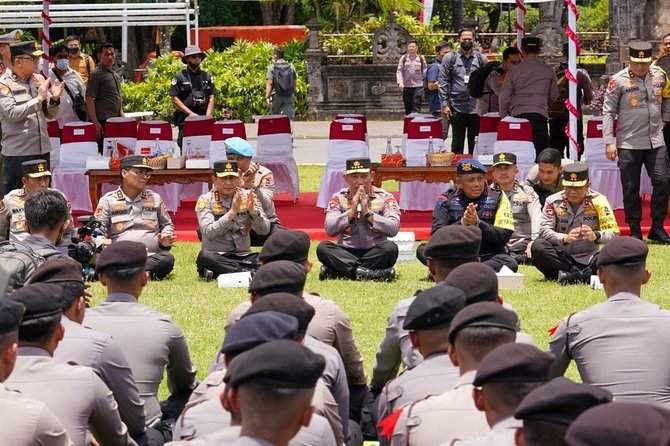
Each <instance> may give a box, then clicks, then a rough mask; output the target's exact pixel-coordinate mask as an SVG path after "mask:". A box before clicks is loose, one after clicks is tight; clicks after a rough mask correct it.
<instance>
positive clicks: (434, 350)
mask: <svg viewBox="0 0 670 446" xmlns="http://www.w3.org/2000/svg"><path fill="white" fill-rule="evenodd" d="M463 308H465V294H464V293H463V291H461V290H460V289H458V288H456V287H452V286H449V285H442V284H439V285H436V286H434V287H432V288H429V289H427V290H425V291H422V292H420V293H419V294H417V296H416V299H414V302H412V304H411V305H410V306H409V309H408V310H407V315H406V316H405V322H404V324H403V328H404V329H405V330H407V331H409V338H410V341H411V342H412V346H413V347H414V348H416V349H417V350H419V352H420V353H421V356H422V357H423V358H424V359H423V361H421V363H420V364H419V365H417V366H416V367H414V368H413V369H411V370H406V371H405V372H404V373H402V374H401V375H400V376H398V377H397V378H395V379H394V380H392V381H390V382H388V383H387V384H386V386H384V390H383V391H382V393H381V394H380V395H379V402H378V404H377V407H378V409H377V414H378V415H377V416H378V419H379V420H383V419H384V418H386V417H387V416H388V415H390V414H391V413H393V412H394V411H395V410H396V409H398V408H399V407H401V406H402V405H404V404H407V403H413V402H414V401H418V400H420V399H423V398H425V397H427V396H428V395H435V394H438V393H442V392H446V391H447V390H451V389H452V388H453V387H454V385H455V384H456V381H458V369H457V368H456V367H454V365H453V364H452V363H451V360H450V359H449V355H448V354H447V350H448V346H449V342H448V341H447V336H448V334H449V326H450V324H451V321H452V319H453V318H454V316H456V313H458V312H459V311H460V310H462V309H463Z"/></svg>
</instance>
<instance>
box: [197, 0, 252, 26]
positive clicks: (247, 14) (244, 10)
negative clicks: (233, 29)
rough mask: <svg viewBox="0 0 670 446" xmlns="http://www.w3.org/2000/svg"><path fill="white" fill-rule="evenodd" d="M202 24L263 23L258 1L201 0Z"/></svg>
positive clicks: (199, 3) (237, 24) (236, 24)
mask: <svg viewBox="0 0 670 446" xmlns="http://www.w3.org/2000/svg"><path fill="white" fill-rule="evenodd" d="M198 6H199V7H200V16H199V18H200V26H226V25H228V26H241V25H261V19H260V18H261V13H260V6H259V3H257V2H232V1H228V0H224V1H221V0H200V1H199V2H198Z"/></svg>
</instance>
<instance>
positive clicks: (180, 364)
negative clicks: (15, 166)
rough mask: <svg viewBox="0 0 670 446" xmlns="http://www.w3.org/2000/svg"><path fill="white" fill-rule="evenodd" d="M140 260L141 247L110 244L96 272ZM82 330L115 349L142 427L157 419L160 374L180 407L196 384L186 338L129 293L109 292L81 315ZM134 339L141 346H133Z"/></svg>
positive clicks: (164, 316) (137, 263)
mask: <svg viewBox="0 0 670 446" xmlns="http://www.w3.org/2000/svg"><path fill="white" fill-rule="evenodd" d="M146 258H147V254H146V249H145V248H144V246H143V245H142V244H140V243H137V242H129V241H120V242H116V243H113V244H112V245H111V246H110V247H109V248H106V249H105V250H104V251H102V253H101V254H100V256H99V258H98V264H97V272H102V273H103V274H104V272H105V270H106V269H108V268H114V269H121V268H133V267H140V266H142V265H143V264H144V263H145V262H146ZM84 325H85V326H88V327H91V328H92V329H93V330H97V331H101V332H103V333H108V334H110V335H111V336H112V337H113V338H114V340H115V341H116V342H118V344H119V345H120V346H121V349H122V350H123V353H125V355H126V357H127V358H128V362H129V363H130V367H131V369H132V372H133V377H134V378H135V382H136V383H137V389H138V391H139V395H140V398H142V399H143V400H144V404H145V406H144V407H145V411H146V416H147V418H146V422H147V424H149V423H151V422H154V421H155V420H156V419H157V418H158V419H160V418H161V406H160V403H159V401H158V387H159V385H160V383H161V381H162V379H163V372H164V371H167V382H168V388H169V390H170V394H171V396H172V397H181V396H185V399H184V403H185V402H186V399H187V398H188V395H189V394H190V393H191V391H192V390H193V388H195V386H196V384H197V381H196V369H195V365H194V364H193V363H192V362H191V357H190V355H189V350H188V345H187V343H186V338H185V337H184V334H183V333H182V331H181V329H180V328H179V326H178V325H177V323H176V322H175V321H174V320H173V319H172V318H171V317H170V316H169V315H167V314H164V313H160V312H158V311H156V310H154V309H153V308H150V307H148V306H146V305H144V304H141V303H139V302H138V301H137V297H136V296H133V295H131V294H126V293H111V294H109V295H108V296H107V299H106V300H105V301H104V302H102V303H100V304H99V305H97V306H95V307H93V308H91V309H88V310H87V311H86V317H85V320H84ZM138 339H142V342H139V343H138ZM175 404H178V403H175Z"/></svg>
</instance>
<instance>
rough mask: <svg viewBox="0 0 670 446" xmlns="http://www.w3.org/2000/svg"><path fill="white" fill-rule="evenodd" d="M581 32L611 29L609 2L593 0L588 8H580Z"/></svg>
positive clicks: (579, 25)
mask: <svg viewBox="0 0 670 446" xmlns="http://www.w3.org/2000/svg"><path fill="white" fill-rule="evenodd" d="M577 8H578V10H579V23H578V25H577V26H578V28H579V30H580V31H607V30H608V29H609V1H608V0H592V1H591V2H589V5H588V6H578V7H577Z"/></svg>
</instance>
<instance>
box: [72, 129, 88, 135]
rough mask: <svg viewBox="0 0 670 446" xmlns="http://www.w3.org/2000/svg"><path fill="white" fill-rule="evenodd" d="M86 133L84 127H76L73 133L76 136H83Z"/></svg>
mask: <svg viewBox="0 0 670 446" xmlns="http://www.w3.org/2000/svg"><path fill="white" fill-rule="evenodd" d="M85 133H86V130H84V129H74V130H73V131H72V134H73V135H74V136H82V135H84V134H85Z"/></svg>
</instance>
